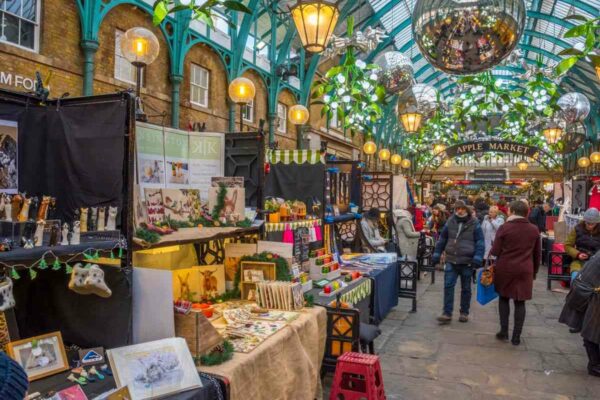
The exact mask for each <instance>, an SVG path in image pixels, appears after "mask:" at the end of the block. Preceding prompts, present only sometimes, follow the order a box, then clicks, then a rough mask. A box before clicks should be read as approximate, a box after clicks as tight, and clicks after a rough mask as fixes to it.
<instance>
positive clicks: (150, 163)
mask: <svg viewBox="0 0 600 400" xmlns="http://www.w3.org/2000/svg"><path fill="white" fill-rule="evenodd" d="M138 165H139V177H140V184H142V185H160V186H164V184H165V162H164V161H163V160H152V159H149V158H142V157H140V158H138Z"/></svg>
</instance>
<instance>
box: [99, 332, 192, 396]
mask: <svg viewBox="0 0 600 400" xmlns="http://www.w3.org/2000/svg"><path fill="white" fill-rule="evenodd" d="M107 354H108V359H109V361H110V366H111V368H112V371H113V374H114V378H115V381H116V383H117V386H118V387H120V386H128V387H129V393H130V394H131V399H132V400H145V399H153V398H157V397H162V396H166V395H169V394H174V393H180V392H183V391H186V390H190V389H195V388H198V387H201V386H202V382H201V381H200V376H199V375H198V371H197V370H196V366H195V365H194V360H193V359H192V355H191V354H190V350H189V349H188V346H187V344H186V342H185V340H184V339H183V338H170V339H163V340H157V341H154V342H147V343H140V344H135V345H132V346H126V347H119V348H117V349H112V350H108V351H107Z"/></svg>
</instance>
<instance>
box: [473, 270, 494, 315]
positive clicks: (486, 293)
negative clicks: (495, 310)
mask: <svg viewBox="0 0 600 400" xmlns="http://www.w3.org/2000/svg"><path fill="white" fill-rule="evenodd" d="M483 273H484V270H481V271H479V279H478V280H477V302H478V303H479V304H481V305H482V306H485V305H486V304H488V303H490V302H491V301H492V300H494V299H495V298H497V297H498V293H496V287H495V286H494V284H493V283H492V284H491V285H489V286H484V285H483V284H482V283H481V281H482V275H483ZM492 276H493V274H492Z"/></svg>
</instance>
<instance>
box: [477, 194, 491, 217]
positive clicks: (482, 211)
mask: <svg viewBox="0 0 600 400" xmlns="http://www.w3.org/2000/svg"><path fill="white" fill-rule="evenodd" d="M474 207H475V212H476V213H477V219H478V220H479V223H482V222H483V219H484V218H485V216H486V215H487V214H488V212H489V210H490V206H489V205H488V204H487V202H486V201H485V198H483V197H478V198H477V200H475V204H474Z"/></svg>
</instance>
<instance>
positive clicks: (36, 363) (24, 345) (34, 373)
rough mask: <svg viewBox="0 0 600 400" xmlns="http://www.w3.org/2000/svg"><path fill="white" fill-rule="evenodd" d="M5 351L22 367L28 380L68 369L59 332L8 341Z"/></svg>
mask: <svg viewBox="0 0 600 400" xmlns="http://www.w3.org/2000/svg"><path fill="white" fill-rule="evenodd" d="M6 352H7V353H8V355H9V356H10V357H11V358H12V359H13V360H15V361H16V362H18V363H19V364H20V365H21V366H22V367H23V369H24V370H25V372H27V377H28V378H29V380H30V381H35V380H36V379H40V378H44V377H46V376H50V375H54V374H57V373H59V372H63V371H66V370H68V369H69V361H68V359H67V353H66V352H65V346H64V344H63V341H62V336H61V334H60V332H52V333H47V334H45V335H40V336H34V337H32V338H28V339H23V340H17V341H15V342H10V343H9V344H8V345H7V346H6Z"/></svg>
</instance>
